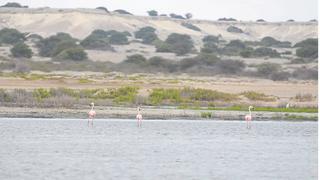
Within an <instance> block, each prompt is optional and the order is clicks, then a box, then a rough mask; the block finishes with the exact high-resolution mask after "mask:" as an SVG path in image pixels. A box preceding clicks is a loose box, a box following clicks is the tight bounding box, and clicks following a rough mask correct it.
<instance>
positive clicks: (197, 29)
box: [181, 22, 201, 31]
mask: <svg viewBox="0 0 320 180" xmlns="http://www.w3.org/2000/svg"><path fill="white" fill-rule="evenodd" d="M181 25H182V26H183V27H186V28H188V29H192V30H194V31H201V29H200V28H199V27H197V26H195V25H193V24H191V23H187V22H183V23H181Z"/></svg>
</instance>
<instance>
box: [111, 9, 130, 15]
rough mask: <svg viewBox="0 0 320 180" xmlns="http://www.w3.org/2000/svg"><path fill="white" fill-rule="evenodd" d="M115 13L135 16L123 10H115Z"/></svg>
mask: <svg viewBox="0 0 320 180" xmlns="http://www.w3.org/2000/svg"><path fill="white" fill-rule="evenodd" d="M113 12H116V13H119V14H127V15H133V14H131V13H129V12H128V11H126V10H123V9H117V10H114V11H113Z"/></svg>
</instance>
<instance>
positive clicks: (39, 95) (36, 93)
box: [32, 88, 52, 101]
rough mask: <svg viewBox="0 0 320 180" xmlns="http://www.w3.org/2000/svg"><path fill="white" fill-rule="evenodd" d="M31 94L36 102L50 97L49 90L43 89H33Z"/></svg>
mask: <svg viewBox="0 0 320 180" xmlns="http://www.w3.org/2000/svg"><path fill="white" fill-rule="evenodd" d="M32 94H33V97H35V98H36V99H37V100H38V101H42V100H43V99H45V98H49V97H51V96H52V95H51V94H50V91H49V90H47V89H43V88H38V89H34V90H33V92H32Z"/></svg>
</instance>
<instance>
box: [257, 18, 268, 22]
mask: <svg viewBox="0 0 320 180" xmlns="http://www.w3.org/2000/svg"><path fill="white" fill-rule="evenodd" d="M257 22H266V21H265V20H264V19H258V20H257Z"/></svg>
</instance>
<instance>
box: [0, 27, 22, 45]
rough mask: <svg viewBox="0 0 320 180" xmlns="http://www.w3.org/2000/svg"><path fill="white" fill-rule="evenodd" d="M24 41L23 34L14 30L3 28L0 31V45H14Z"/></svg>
mask: <svg viewBox="0 0 320 180" xmlns="http://www.w3.org/2000/svg"><path fill="white" fill-rule="evenodd" d="M24 40H25V36H24V34H22V33H21V32H19V31H18V30H16V29H10V28H3V29H1V30H0V43H5V44H15V43H18V42H22V41H24Z"/></svg>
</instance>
